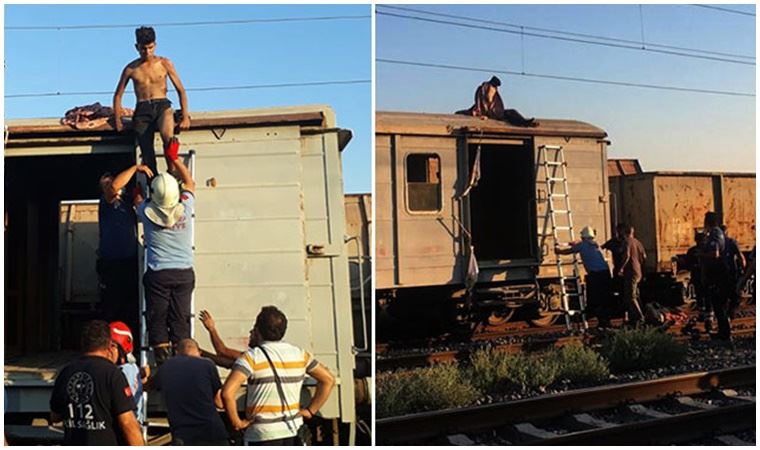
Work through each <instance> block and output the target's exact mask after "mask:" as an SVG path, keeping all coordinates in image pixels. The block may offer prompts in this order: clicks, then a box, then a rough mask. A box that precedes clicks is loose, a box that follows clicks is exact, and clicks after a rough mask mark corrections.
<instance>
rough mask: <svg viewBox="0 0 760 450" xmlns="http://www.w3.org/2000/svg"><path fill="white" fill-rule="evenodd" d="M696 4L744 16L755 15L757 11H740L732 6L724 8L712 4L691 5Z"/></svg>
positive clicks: (700, 6)
mask: <svg viewBox="0 0 760 450" xmlns="http://www.w3.org/2000/svg"><path fill="white" fill-rule="evenodd" d="M691 6H696V7H698V8H707V9H713V10H716V11H722V12H727V13H733V14H741V15H743V16H752V17H755V13H751V12H747V11H739V10H738V9H731V8H723V7H720V6H712V5H696V4H695V5H691Z"/></svg>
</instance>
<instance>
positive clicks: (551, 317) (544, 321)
mask: <svg viewBox="0 0 760 450" xmlns="http://www.w3.org/2000/svg"><path fill="white" fill-rule="evenodd" d="M536 314H537V316H538V317H537V318H535V319H528V321H529V322H530V324H531V325H533V326H534V327H541V328H544V327H550V326H552V325H554V323H555V322H556V321H557V319H558V318H559V316H561V315H562V314H557V313H551V312H545V311H537V312H536Z"/></svg>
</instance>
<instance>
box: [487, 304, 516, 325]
mask: <svg viewBox="0 0 760 450" xmlns="http://www.w3.org/2000/svg"><path fill="white" fill-rule="evenodd" d="M515 310H516V308H510V307H506V306H505V307H504V308H501V309H497V310H493V311H491V315H489V316H488V325H504V324H505V323H507V322H509V319H511V318H512V316H514V315H515Z"/></svg>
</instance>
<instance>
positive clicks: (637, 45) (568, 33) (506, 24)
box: [378, 5, 755, 60]
mask: <svg viewBox="0 0 760 450" xmlns="http://www.w3.org/2000/svg"><path fill="white" fill-rule="evenodd" d="M378 7H382V8H388V9H396V10H401V11H408V12H416V13H422V14H428V15H431V16H439V17H448V18H454V19H459V20H468V21H471V22H479V23H486V24H492V25H499V26H504V27H512V28H516V29H520V30H523V29H525V30H533V31H540V32H544V33H552V34H558V35H565V36H574V37H581V38H589V39H596V40H600V41H610V42H620V43H626V44H634V45H635V47H633V46H630V47H629V46H624V48H630V49H632V50H642V45H643V46H645V47H658V48H664V49H672V50H682V51H686V52H692V53H702V54H709V55H719V56H730V57H734V58H745V59H753V60H754V59H755V56H754V55H742V54H737V53H726V52H718V51H713V50H706V49H698V48H689V47H679V46H675V45H667V44H661V43H657V42H641V41H634V40H630V39H620V38H614V37H610V36H600V35H594V34H586V33H576V32H571V31H563V30H556V29H550V28H541V27H532V26H527V25H521V24H517V23H509V22H500V21H495V20H487V19H483V18H479V17H472V16H461V15H453V14H444V13H438V12H433V11H427V10H424V9H416V8H405V7H400V6H390V5H378ZM378 14H386V15H390V14H391V13H383V12H380V11H378ZM494 31H496V30H494ZM498 31H505V32H506V31H507V30H498ZM593 43H595V44H600V45H602V44H601V43H597V42H593ZM645 50H648V51H656V50H653V49H651V48H646V49H645ZM688 56H694V55H688Z"/></svg>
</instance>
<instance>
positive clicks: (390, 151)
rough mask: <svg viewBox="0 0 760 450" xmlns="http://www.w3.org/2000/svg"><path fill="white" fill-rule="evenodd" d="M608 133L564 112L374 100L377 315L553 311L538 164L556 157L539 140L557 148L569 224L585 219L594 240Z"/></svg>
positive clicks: (604, 208)
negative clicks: (494, 116)
mask: <svg viewBox="0 0 760 450" xmlns="http://www.w3.org/2000/svg"><path fill="white" fill-rule="evenodd" d="M606 137H607V134H606V133H605V131H604V130H602V129H600V128H597V127H595V126H593V125H590V124H587V123H583V122H578V121H573V120H549V119H541V125H540V126H538V127H536V128H523V127H514V126H511V125H509V124H507V123H504V122H500V121H494V120H481V119H479V118H475V117H468V116H462V115H452V114H418V113H403V112H378V113H377V115H376V134H375V139H376V153H375V163H376V172H375V173H376V194H375V195H376V199H375V200H376V215H377V217H376V233H377V237H376V254H375V277H376V279H375V283H376V291H377V298H378V300H379V306H380V313H379V315H378V318H380V316H383V317H386V318H388V319H389V320H396V319H399V317H402V316H408V317H416V318H420V319H423V321H417V323H430V322H441V321H443V322H447V321H449V320H450V319H454V320H460V321H461V320H462V319H463V318H464V319H465V320H464V321H465V322H469V323H472V322H473V321H474V322H478V321H481V320H485V321H489V322H491V323H494V322H503V321H505V320H507V319H508V318H509V317H510V316H511V315H512V313H513V312H514V311H515V310H516V309H518V308H523V307H526V306H529V307H530V308H524V310H525V311H526V313H528V315H527V316H526V317H528V318H529V319H530V320H532V321H533V322H534V323H536V324H541V325H546V324H550V323H552V322H553V321H554V320H555V319H556V318H557V315H558V312H559V310H560V308H559V307H558V305H557V297H558V291H559V289H558V284H559V283H558V276H559V274H558V265H557V257H556V255H555V254H554V251H553V249H554V244H555V243H554V240H553V236H552V233H551V232H550V228H551V220H550V219H551V218H550V211H549V198H550V197H549V195H550V194H551V192H549V186H548V183H547V176H546V174H547V173H549V172H547V171H546V166H545V165H544V161H545V160H548V159H554V158H553V157H552V158H548V157H545V156H546V153H545V152H546V149H547V148H554V149H557V148H561V149H562V152H563V154H564V158H565V160H566V170H567V173H566V179H567V188H568V192H569V197H570V198H571V199H572V201H571V204H572V221H573V222H574V223H575V228H576V229H575V236H576V237H577V236H578V232H579V231H580V229H581V228H582V227H583V226H585V225H590V226H591V227H593V228H595V229H596V231H597V239H598V240H599V241H601V242H604V240H606V239H607V237H608V235H609V228H610V216H609V207H608V204H607V200H608V184H607V145H608V144H609V142H608V141H607V140H606ZM542 155H544V156H542ZM478 175H479V177H478ZM550 178H552V177H550ZM476 179H477V183H475V180H476ZM549 181H550V182H553V180H549ZM554 195H555V196H558V195H560V194H556V193H555V194H554ZM555 208H557V206H556V201H555ZM557 225H558V226H560V224H559V223H558V224H557ZM565 225H567V224H566V223H565ZM471 249H472V250H473V251H471ZM475 264H476V265H477V280H474V279H473V278H474V277H473V274H474V272H475V271H474V267H473V266H474V265H475ZM563 267H565V266H563ZM468 277H469V280H468ZM468 282H469V283H470V285H469V286H468ZM473 283H474V285H473ZM468 287H469V288H470V289H468Z"/></svg>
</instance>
